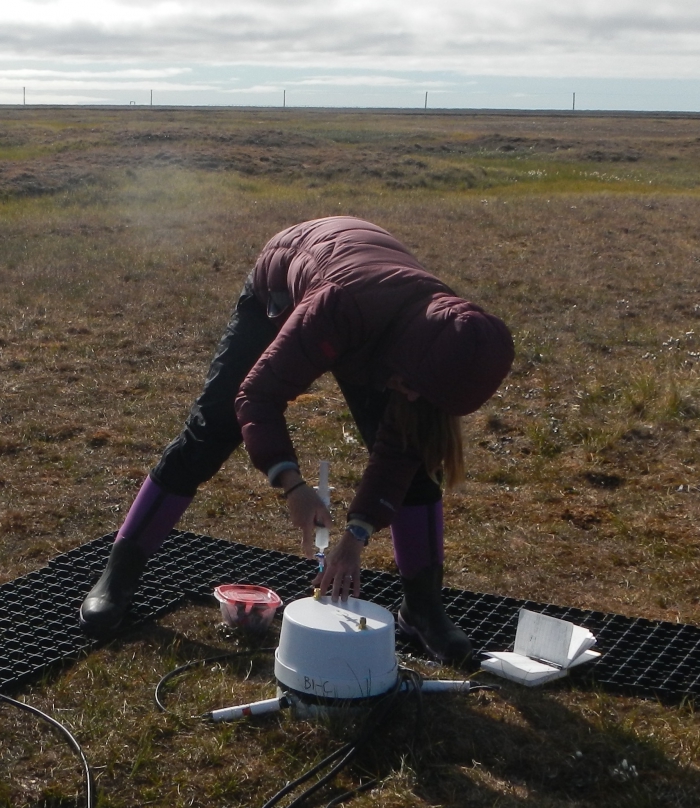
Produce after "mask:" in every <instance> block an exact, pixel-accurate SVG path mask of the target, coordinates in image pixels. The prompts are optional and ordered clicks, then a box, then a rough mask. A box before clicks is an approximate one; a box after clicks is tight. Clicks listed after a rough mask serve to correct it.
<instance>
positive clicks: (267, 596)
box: [214, 584, 282, 634]
mask: <svg viewBox="0 0 700 808" xmlns="http://www.w3.org/2000/svg"><path fill="white" fill-rule="evenodd" d="M214 597H215V598H216V599H217V600H218V601H219V605H220V608H221V616H222V617H223V619H224V622H226V623H228V625H229V626H236V627H238V628H241V629H243V631H246V632H248V633H249V634H264V633H265V632H266V631H267V629H268V628H269V627H270V623H271V622H272V618H273V617H274V616H275V612H276V611H277V609H278V608H279V607H280V606H281V605H282V600H281V599H280V596H279V595H278V594H277V593H276V592H273V591H272V589H267V588H266V587H264V586H253V585H252V584H222V585H221V586H217V587H216V589H215V590H214Z"/></svg>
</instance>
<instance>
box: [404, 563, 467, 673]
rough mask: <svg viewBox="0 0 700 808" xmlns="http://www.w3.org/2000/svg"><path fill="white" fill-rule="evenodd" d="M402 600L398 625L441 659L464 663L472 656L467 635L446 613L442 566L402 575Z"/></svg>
mask: <svg viewBox="0 0 700 808" xmlns="http://www.w3.org/2000/svg"><path fill="white" fill-rule="evenodd" d="M401 582H402V583H403V591H404V597H403V603H402V604H401V608H400V609H399V621H398V622H399V628H400V630H401V631H402V632H403V633H404V634H407V635H408V636H409V637H411V638H413V639H417V640H419V641H420V642H421V643H422V644H423V647H424V648H425V649H426V651H428V652H429V653H430V654H432V655H433V656H434V657H437V659H439V660H440V661H442V662H450V663H452V664H454V665H464V664H465V663H466V662H467V661H468V660H469V658H470V657H471V655H472V644H471V643H470V642H469V638H468V637H467V635H466V634H465V633H464V632H463V631H462V629H461V628H458V627H457V626H456V625H455V624H454V623H453V622H452V621H451V620H450V618H449V617H448V616H447V615H446V614H445V609H444V607H443V605H442V565H438V564H434V565H433V566H431V567H426V568H425V569H423V570H421V571H420V572H419V573H418V575H417V576H416V577H415V578H411V579H410V580H409V579H407V578H401Z"/></svg>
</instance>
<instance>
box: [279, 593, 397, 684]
mask: <svg viewBox="0 0 700 808" xmlns="http://www.w3.org/2000/svg"><path fill="white" fill-rule="evenodd" d="M275 676H276V677H277V680H278V682H279V683H280V684H281V685H282V686H283V688H284V687H286V688H290V689H291V690H294V691H296V692H297V693H300V694H302V695H305V696H310V697H317V698H324V699H359V698H368V697H371V696H378V695H380V694H382V693H385V692H386V691H387V690H389V689H391V688H392V687H393V686H394V684H395V683H396V680H397V677H398V663H397V661H396V650H395V639H394V617H393V615H392V614H391V612H390V611H388V610H387V609H384V608H383V607H381V606H378V605H377V604H376V603H370V602H369V601H366V600H360V599H359V598H348V600H345V601H342V600H341V601H336V602H333V601H332V600H331V599H330V598H329V597H322V598H318V599H315V598H302V599H301V600H296V601H293V602H292V603H290V604H289V605H288V606H287V607H286V609H285V611H284V615H283V617H282V629H281V631H280V639H279V646H278V648H277V651H276V652H275Z"/></svg>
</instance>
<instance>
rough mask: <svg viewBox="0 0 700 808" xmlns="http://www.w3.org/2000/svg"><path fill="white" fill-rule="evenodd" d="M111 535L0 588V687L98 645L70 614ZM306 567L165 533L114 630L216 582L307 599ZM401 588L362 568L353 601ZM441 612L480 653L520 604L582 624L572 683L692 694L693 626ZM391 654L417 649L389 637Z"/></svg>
mask: <svg viewBox="0 0 700 808" xmlns="http://www.w3.org/2000/svg"><path fill="white" fill-rule="evenodd" d="M113 539H114V534H109V535H107V536H102V537H101V538H99V539H95V540H94V541H92V542H89V543H88V544H84V545H82V546H80V547H76V548H75V549H73V550H70V551H69V552H67V553H64V554H62V555H59V556H57V557H56V558H54V559H52V560H51V561H50V562H49V564H48V565H47V566H46V567H44V568H43V569H40V570H37V571H36V572H32V573H29V574H28V575H25V576H23V577H21V578H17V579H16V580H14V581H10V582H9V583H6V584H3V585H2V586H0V691H2V690H6V689H8V688H10V687H12V686H15V685H17V684H18V683H20V682H22V681H25V680H27V679H30V678H32V677H35V676H37V675H39V674H41V672H42V671H43V670H44V669H45V668H47V667H48V666H49V665H52V664H54V663H58V662H61V661H67V660H71V659H75V658H77V657H78V656H80V654H81V653H84V652H86V651H89V650H90V649H91V648H93V647H95V646H96V645H97V644H98V641H97V640H93V639H90V638H89V637H86V636H85V635H84V634H83V632H82V631H81V629H80V627H79V625H78V619H77V614H78V609H79V607H80V604H81V602H82V600H83V598H84V597H85V595H86V594H87V592H88V591H89V590H90V588H91V587H92V585H93V584H94V582H95V581H96V580H97V578H98V577H99V575H100V574H101V572H102V570H103V568H104V566H105V564H106V561H107V557H108V555H109V550H110V547H111V544H112V541H113ZM314 570H315V564H314V562H312V561H307V560H306V559H303V558H299V557H298V556H293V555H288V554H285V553H281V552H277V551H274V550H263V549H261V548H258V547H250V546H248V545H245V544H238V543H235V542H229V541H224V540H221V539H213V538H211V537H209V536H200V535H197V534H194V533H182V532H173V533H172V534H171V535H170V536H169V537H168V539H167V541H166V543H165V544H164V545H163V549H162V551H161V552H160V553H159V554H158V555H156V556H155V557H154V558H152V559H151V560H150V561H149V563H148V566H147V568H146V572H145V573H144V576H143V579H142V585H141V587H140V588H139V591H138V593H137V596H136V598H135V600H134V603H133V606H132V609H131V612H130V614H129V616H128V618H127V620H126V621H125V624H124V630H126V629H128V628H129V627H130V626H133V625H136V624H138V623H141V622H143V621H144V620H149V619H152V618H155V617H158V616H159V615H162V614H164V613H165V612H167V611H169V610H171V609H173V608H175V607H176V606H178V605H179V604H180V603H182V602H183V601H184V600H185V599H187V598H191V597H195V598H197V597H210V596H211V594H212V591H213V589H214V587H215V586H218V585H219V584H222V583H251V584H260V585H264V586H268V587H270V588H272V589H274V590H275V591H276V592H277V593H278V594H279V595H280V597H281V598H282V600H283V601H284V602H285V603H287V602H289V601H290V600H294V599H295V598H298V597H301V596H304V595H307V594H308V593H309V582H310V580H311V578H312V576H313V573H314ZM401 595H402V593H401V582H400V579H399V577H398V576H396V575H392V574H390V573H387V572H377V571H373V570H363V577H362V596H363V597H364V598H366V599H367V600H371V601H374V602H375V603H378V604H379V605H381V606H384V607H385V608H387V609H389V610H390V611H392V612H394V613H395V612H396V611H397V609H398V607H399V604H400V602H401ZM443 599H444V602H445V607H446V610H447V613H448V614H449V615H450V617H451V618H452V620H454V622H455V623H457V625H459V626H460V627H461V628H463V629H464V630H465V631H466V632H467V633H468V634H469V636H470V637H471V639H472V642H473V644H474V647H475V649H476V650H477V658H478V654H479V652H480V651H489V650H491V651H495V650H505V649H508V648H510V647H512V644H513V642H514V639H515V631H516V626H517V619H518V610H519V609H520V608H521V607H525V608H529V609H532V610H533V611H539V612H543V613H544V614H548V615H551V616H553V617H560V618H562V619H565V620H570V621H572V622H574V623H576V624H578V625H582V626H585V627H586V628H588V629H590V631H592V632H593V634H594V635H595V637H596V639H597V646H596V648H597V650H599V651H602V652H603V655H602V657H601V658H600V659H599V660H597V661H596V662H593V663H590V664H587V665H585V666H582V668H581V669H578V670H577V671H576V674H575V675H576V678H577V680H579V681H581V682H590V683H593V684H594V685H595V686H597V687H600V688H603V689H606V690H612V691H618V692H627V693H632V694H635V695H639V696H656V697H660V698H664V699H669V700H678V699H682V698H685V697H693V698H694V697H696V696H698V695H700V627H697V626H691V625H682V624H681V625H678V624H675V623H668V622H657V621H651V620H644V619H641V618H630V617H623V616H622V615H617V614H605V613H603V612H592V611H583V610H581V609H572V608H566V607H562V606H554V605H551V604H542V603H535V602H532V601H526V600H516V599H514V598H508V597H501V596H498V595H491V594H481V593H475V592H467V591H460V590H456V589H447V588H446V589H444V590H443ZM397 648H398V650H399V651H400V652H407V651H411V652H413V653H414V655H418V652H417V651H416V649H415V648H414V647H413V646H410V645H408V644H406V643H404V642H403V641H402V640H401V639H398V640H397Z"/></svg>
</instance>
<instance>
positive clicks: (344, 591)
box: [313, 530, 363, 600]
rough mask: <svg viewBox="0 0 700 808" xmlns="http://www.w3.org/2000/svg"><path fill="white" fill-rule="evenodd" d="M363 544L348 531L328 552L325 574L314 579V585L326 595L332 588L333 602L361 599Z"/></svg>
mask: <svg viewBox="0 0 700 808" xmlns="http://www.w3.org/2000/svg"><path fill="white" fill-rule="evenodd" d="M362 546H363V545H362V542H359V541H358V540H357V539H356V538H355V537H354V536H353V535H352V533H348V531H347V530H346V531H345V533H343V536H342V538H341V539H340V541H339V542H338V544H336V545H335V547H333V549H332V550H330V551H329V552H328V555H327V556H326V565H325V568H324V570H323V572H319V574H318V575H317V576H316V577H315V578H314V580H313V585H314V586H318V587H319V588H320V589H321V594H322V595H325V594H326V592H327V591H328V589H329V587H332V591H331V598H332V599H333V600H338V598H341V599H342V600H347V599H348V597H349V596H350V595H353V597H356V598H359V597H360V556H361V555H362Z"/></svg>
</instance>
